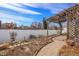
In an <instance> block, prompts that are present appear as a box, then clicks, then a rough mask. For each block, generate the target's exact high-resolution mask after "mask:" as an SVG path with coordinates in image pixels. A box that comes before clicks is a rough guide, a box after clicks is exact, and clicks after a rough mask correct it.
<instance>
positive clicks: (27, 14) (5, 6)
mask: <svg viewBox="0 0 79 59" xmlns="http://www.w3.org/2000/svg"><path fill="white" fill-rule="evenodd" d="M74 5H75V4H73V3H0V20H1V21H2V23H5V22H15V23H16V24H17V25H18V26H19V25H28V26H29V25H30V24H31V23H32V22H41V21H42V20H43V17H46V18H49V17H50V16H54V15H55V14H57V13H59V12H61V11H63V10H64V9H67V8H69V7H71V6H74Z"/></svg>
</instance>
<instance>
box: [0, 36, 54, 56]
mask: <svg viewBox="0 0 79 59" xmlns="http://www.w3.org/2000/svg"><path fill="white" fill-rule="evenodd" d="M30 42H31V43H29V44H24V45H20V46H17V47H14V48H10V49H5V50H2V51H0V55H2V56H32V55H36V54H37V53H38V51H39V50H40V49H41V48H42V47H44V46H45V45H46V44H48V43H51V42H53V40H52V38H47V37H43V38H38V39H35V40H30Z"/></svg>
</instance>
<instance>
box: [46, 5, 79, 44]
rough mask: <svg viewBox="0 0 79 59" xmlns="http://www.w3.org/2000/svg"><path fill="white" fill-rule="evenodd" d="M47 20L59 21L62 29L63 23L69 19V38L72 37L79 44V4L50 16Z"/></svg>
mask: <svg viewBox="0 0 79 59" xmlns="http://www.w3.org/2000/svg"><path fill="white" fill-rule="evenodd" d="M47 21H49V22H55V23H59V25H60V28H61V29H60V30H61V31H62V24H61V23H62V22H65V21H67V39H72V40H73V41H74V42H75V44H77V45H79V4H76V5H75V6H72V7H70V8H68V9H66V10H64V11H62V12H60V13H59V14H57V15H55V16H53V17H50V18H48V19H47ZM61 31H60V33H61Z"/></svg>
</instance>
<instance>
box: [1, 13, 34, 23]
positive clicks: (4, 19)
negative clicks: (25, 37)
mask: <svg viewBox="0 0 79 59" xmlns="http://www.w3.org/2000/svg"><path fill="white" fill-rule="evenodd" d="M0 20H1V21H2V22H3V23H5V22H15V23H18V22H26V23H28V22H33V21H34V20H33V19H32V18H27V17H21V16H14V15H9V14H5V13H0Z"/></svg>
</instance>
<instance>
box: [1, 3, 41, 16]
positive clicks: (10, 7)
mask: <svg viewBox="0 0 79 59" xmlns="http://www.w3.org/2000/svg"><path fill="white" fill-rule="evenodd" d="M14 5H15V4H14ZM17 6H18V5H17V4H16V5H15V6H13V5H11V4H6V3H3V4H0V7H5V8H8V9H12V10H15V11H18V12H21V13H26V14H39V15H41V13H39V12H36V11H32V10H29V9H23V8H20V7H17Z"/></svg>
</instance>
